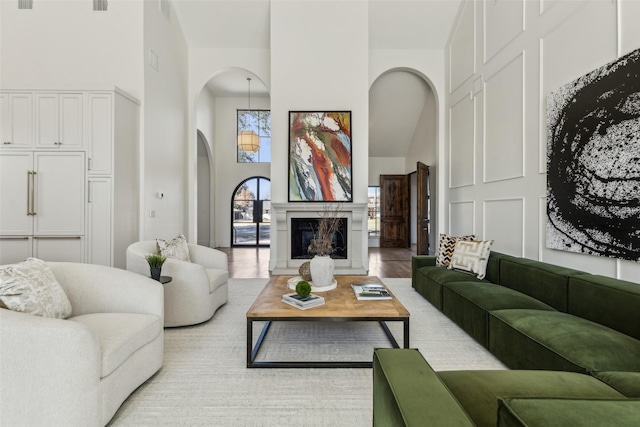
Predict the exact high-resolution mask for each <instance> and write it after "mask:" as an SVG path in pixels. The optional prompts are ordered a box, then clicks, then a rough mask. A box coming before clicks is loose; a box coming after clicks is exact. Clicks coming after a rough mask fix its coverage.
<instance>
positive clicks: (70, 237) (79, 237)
mask: <svg viewBox="0 0 640 427" xmlns="http://www.w3.org/2000/svg"><path fill="white" fill-rule="evenodd" d="M33 238H34V239H41V240H46V239H60V240H61V239H65V240H78V239H82V236H33Z"/></svg>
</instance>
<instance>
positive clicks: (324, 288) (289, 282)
mask: <svg viewBox="0 0 640 427" xmlns="http://www.w3.org/2000/svg"><path fill="white" fill-rule="evenodd" d="M301 280H303V279H302V277H300V276H295V277H292V278H291V279H289V280H287V287H288V288H289V289H291V290H293V291H295V290H296V285H297V284H298V282H300V281H301ZM307 281H308V280H307ZM308 282H309V281H308ZM309 284H310V285H311V292H312V293H313V292H326V291H330V290H332V289H335V288H336V287H337V286H338V281H337V280H336V279H335V278H334V279H333V280H332V281H331V284H330V285H329V286H315V285H314V283H313V281H310V282H309Z"/></svg>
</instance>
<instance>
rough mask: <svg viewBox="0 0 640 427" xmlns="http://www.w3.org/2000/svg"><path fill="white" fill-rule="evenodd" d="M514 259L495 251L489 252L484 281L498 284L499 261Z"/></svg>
mask: <svg viewBox="0 0 640 427" xmlns="http://www.w3.org/2000/svg"><path fill="white" fill-rule="evenodd" d="M514 258H515V257H513V256H511V255H507V254H503V253H500V252H496V251H491V253H490V254H489V261H488V262H487V272H486V274H487V275H486V276H485V278H484V280H486V281H488V282H491V283H497V284H499V283H500V261H501V260H503V259H514Z"/></svg>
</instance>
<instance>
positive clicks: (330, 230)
mask: <svg viewBox="0 0 640 427" xmlns="http://www.w3.org/2000/svg"><path fill="white" fill-rule="evenodd" d="M341 212H342V204H341V203H339V204H337V205H335V206H332V205H324V207H323V210H322V214H321V215H320V221H318V230H317V231H316V232H315V233H314V235H313V239H312V240H311V243H310V244H309V247H308V251H309V253H311V254H316V255H321V256H324V255H329V254H331V253H332V252H333V250H334V247H333V237H334V236H335V234H336V233H337V232H338V229H339V228H340V223H341V222H342V216H341V215H340V213H341Z"/></svg>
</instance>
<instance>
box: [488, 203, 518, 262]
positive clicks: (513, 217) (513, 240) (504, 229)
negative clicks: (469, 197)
mask: <svg viewBox="0 0 640 427" xmlns="http://www.w3.org/2000/svg"><path fill="white" fill-rule="evenodd" d="M524 229H525V214H524V197H517V198H510V199H491V200H485V201H484V202H483V206H482V238H483V239H484V240H493V245H492V248H495V250H497V251H499V252H504V253H506V254H509V255H513V256H520V257H521V256H524V244H525V241H524Z"/></svg>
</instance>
